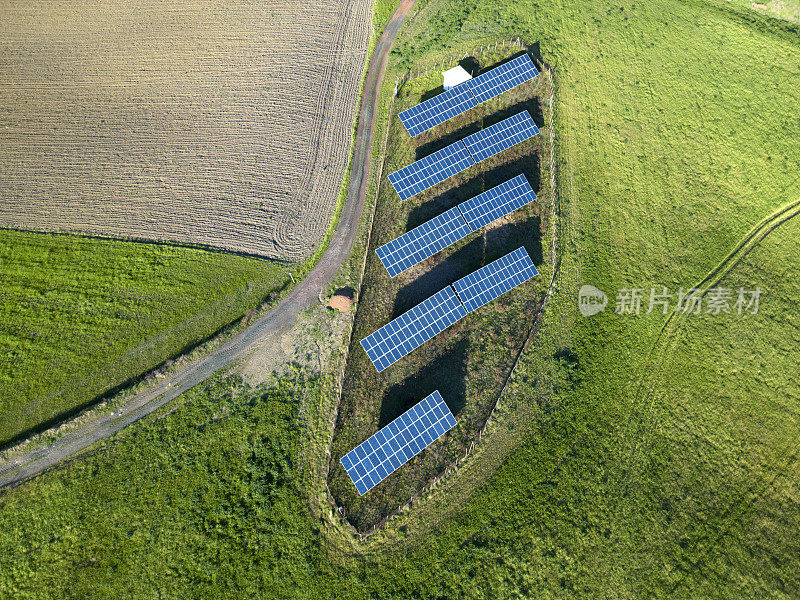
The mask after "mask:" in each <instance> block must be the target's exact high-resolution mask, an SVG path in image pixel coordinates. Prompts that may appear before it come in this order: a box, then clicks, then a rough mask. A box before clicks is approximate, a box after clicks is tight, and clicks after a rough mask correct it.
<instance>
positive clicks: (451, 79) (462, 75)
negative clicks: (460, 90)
mask: <svg viewBox="0 0 800 600" xmlns="http://www.w3.org/2000/svg"><path fill="white" fill-rule="evenodd" d="M442 76H443V77H444V89H446V90H449V89H450V88H453V87H455V86H457V85H458V84H459V83H464V82H465V81H469V80H470V79H472V75H470V74H469V73H467V72H466V71H465V70H464V67H462V66H461V65H456V66H455V67H453V68H452V69H448V70H447V71H445V72H444V73H442Z"/></svg>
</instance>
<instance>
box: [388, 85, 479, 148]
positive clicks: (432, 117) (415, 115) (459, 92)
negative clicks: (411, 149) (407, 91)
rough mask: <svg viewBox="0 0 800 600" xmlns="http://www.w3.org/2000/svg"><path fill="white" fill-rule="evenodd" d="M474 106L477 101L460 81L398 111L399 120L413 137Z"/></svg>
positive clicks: (476, 104) (467, 87) (467, 86)
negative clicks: (445, 89)
mask: <svg viewBox="0 0 800 600" xmlns="http://www.w3.org/2000/svg"><path fill="white" fill-rule="evenodd" d="M476 106H478V103H477V102H475V97H474V96H473V95H472V92H471V91H470V88H469V85H467V84H466V83H461V84H459V85H457V86H455V87H454V88H452V89H450V90H447V91H446V92H443V93H441V94H439V95H438V96H434V97H433V98H431V99H430V100H426V101H425V102H421V103H420V104H417V105H416V106H412V107H411V108H409V109H408V110H404V111H403V112H401V113H400V120H401V121H402V122H403V125H405V128H406V130H407V131H408V133H409V135H411V137H414V136H415V135H419V134H420V133H422V132H424V131H428V129H432V128H433V127H436V126H437V125H439V124H440V123H444V122H445V121H447V120H449V119H452V118H453V117H455V116H456V115H460V114H461V113H463V112H466V111H468V110H469V109H470V108H475V107H476Z"/></svg>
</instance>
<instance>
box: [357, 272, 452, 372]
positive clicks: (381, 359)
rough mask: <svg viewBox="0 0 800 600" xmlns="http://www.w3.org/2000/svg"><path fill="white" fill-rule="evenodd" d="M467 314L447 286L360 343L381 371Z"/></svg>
mask: <svg viewBox="0 0 800 600" xmlns="http://www.w3.org/2000/svg"><path fill="white" fill-rule="evenodd" d="M466 314H467V311H465V310H464V307H463V306H461V303H460V302H459V301H458V297H457V296H456V294H455V292H454V291H453V288H451V287H450V286H448V287H446V288H444V289H443V290H441V291H439V292H437V293H436V294H434V295H433V296H431V297H430V298H428V299H427V300H425V301H423V302H421V303H420V304H417V305H416V306H415V307H414V308H412V309H411V310H409V311H408V312H405V313H403V314H402V315H400V316H399V317H397V318H396V319H394V320H393V321H389V322H388V323H387V324H386V325H384V326H383V327H381V328H380V329H378V330H377V331H375V332H374V333H371V334H370V335H368V336H367V337H365V338H364V339H363V340H361V346H362V347H363V348H364V351H365V352H366V353H367V356H369V359H370V360H371V361H372V364H374V365H375V368H376V369H378V371H379V372H380V371H383V370H384V369H385V368H386V367H388V366H389V365H391V364H393V363H395V362H397V361H398V360H400V359H401V358H403V357H404V356H405V355H406V354H408V353H409V352H411V351H412V350H415V349H417V348H419V347H420V346H421V345H422V344H424V343H425V342H427V341H428V340H429V339H431V338H432V337H434V336H435V335H436V334H438V333H440V332H442V331H444V330H445V329H447V328H448V327H450V325H452V324H453V323H455V322H456V321H458V320H459V319H462V318H463V317H465V316H466Z"/></svg>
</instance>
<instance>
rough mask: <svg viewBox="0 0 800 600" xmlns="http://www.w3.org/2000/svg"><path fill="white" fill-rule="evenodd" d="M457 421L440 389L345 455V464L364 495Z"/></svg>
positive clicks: (359, 490)
mask: <svg viewBox="0 0 800 600" xmlns="http://www.w3.org/2000/svg"><path fill="white" fill-rule="evenodd" d="M455 424H456V420H455V418H454V417H453V414H452V413H451V412H450V409H448V408H447V405H446V404H445V403H444V400H443V399H442V396H441V394H439V390H436V391H435V392H433V393H432V394H431V395H430V396H428V397H427V398H425V399H424V400H422V401H421V402H418V403H417V404H415V405H414V406H412V407H411V408H410V409H409V410H407V411H406V412H404V413H403V414H402V415H400V416H399V417H397V418H396V419H395V420H394V421H392V422H391V423H389V424H388V425H386V427H383V428H381V429H380V430H379V431H378V432H377V433H375V434H373V435H372V436H370V437H369V438H367V440H366V441H364V442H362V443H361V444H359V445H358V446H356V447H355V448H353V449H352V450H351V451H350V452H348V453H347V454H345V455H344V456H343V457H342V458H341V463H342V466H343V467H344V469H345V471H347V474H348V475H349V476H350V479H351V480H352V481H353V484H354V485H355V486H356V489H357V490H358V493H359V495H361V496H363V495H364V494H366V493H367V492H368V491H369V490H371V489H372V488H373V487H375V486H376V485H377V484H378V483H380V482H381V481H383V480H384V479H386V478H387V477H388V476H389V475H391V474H392V473H394V472H395V471H396V470H397V469H398V468H400V467H401V466H402V465H404V464H405V463H406V462H408V461H409V460H411V459H412V458H413V457H415V456H416V455H417V454H419V453H420V452H422V451H423V450H424V449H425V448H427V447H428V446H429V445H430V444H431V443H433V442H434V441H435V440H437V439H439V438H440V437H441V436H443V435H444V434H445V432H447V431H449V430H450V429H452V428H453V427H454V426H455Z"/></svg>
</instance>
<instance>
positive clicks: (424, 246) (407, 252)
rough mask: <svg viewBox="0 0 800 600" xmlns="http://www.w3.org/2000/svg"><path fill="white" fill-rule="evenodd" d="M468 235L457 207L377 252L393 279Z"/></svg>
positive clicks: (468, 231)
mask: <svg viewBox="0 0 800 600" xmlns="http://www.w3.org/2000/svg"><path fill="white" fill-rule="evenodd" d="M469 234H470V229H469V227H468V226H467V223H466V222H465V221H464V217H462V216H461V213H460V212H459V210H458V209H457V208H451V209H450V210H448V211H447V212H445V213H442V214H441V215H439V216H438V217H434V218H433V219H431V220H430V221H426V222H425V223H423V224H422V225H420V226H419V227H415V228H414V229H412V230H411V231H409V232H408V233H404V234H403V235H401V236H400V237H399V238H395V239H393V240H392V241H391V242H389V243H388V244H384V245H383V246H381V247H380V248H378V249H377V250H375V253H376V254H377V255H378V258H380V259H381V262H382V263H383V266H384V267H386V270H387V271H388V272H389V275H390V276H391V277H394V276H395V275H398V274H399V273H402V272H403V271H405V270H406V269H408V268H409V267H413V266H414V265H416V264H417V263H420V262H422V261H423V260H425V259H426V258H429V257H431V256H433V255H434V254H436V253H437V252H439V250H441V249H442V248H446V247H447V246H449V245H450V244H453V243H455V242H457V241H458V240H460V239H461V238H463V237H466V236H468V235H469Z"/></svg>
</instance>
